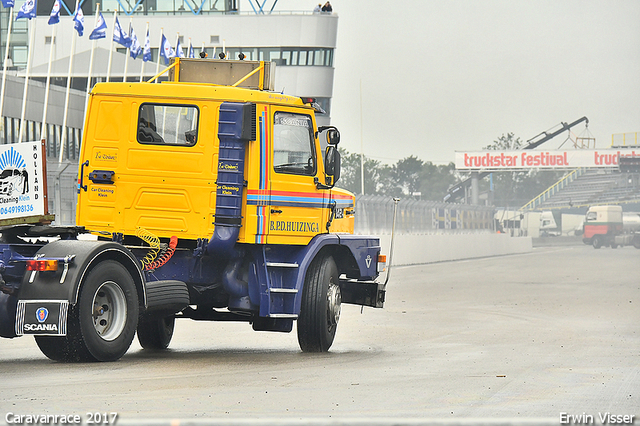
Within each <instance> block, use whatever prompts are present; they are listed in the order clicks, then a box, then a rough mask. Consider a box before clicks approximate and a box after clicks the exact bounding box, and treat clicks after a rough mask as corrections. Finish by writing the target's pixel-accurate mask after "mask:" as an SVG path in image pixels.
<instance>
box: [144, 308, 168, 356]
mask: <svg viewBox="0 0 640 426" xmlns="http://www.w3.org/2000/svg"><path fill="white" fill-rule="evenodd" d="M175 323H176V318H175V317H174V316H170V317H166V318H148V319H143V320H140V323H139V324H138V342H140V346H142V347H143V348H144V349H150V350H162V349H167V347H168V346H169V343H170V342H171V337H173V328H174V326H175Z"/></svg>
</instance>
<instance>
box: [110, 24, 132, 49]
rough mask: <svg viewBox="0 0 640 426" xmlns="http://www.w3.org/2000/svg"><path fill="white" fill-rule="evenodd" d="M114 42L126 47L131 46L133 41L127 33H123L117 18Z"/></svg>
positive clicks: (114, 27)
mask: <svg viewBox="0 0 640 426" xmlns="http://www.w3.org/2000/svg"><path fill="white" fill-rule="evenodd" d="M113 41H115V42H116V43H118V44H121V45H123V46H124V47H130V46H131V39H130V38H129V36H128V35H127V33H126V32H124V31H122V27H121V26H120V22H119V21H118V18H116V24H115V25H114V26H113Z"/></svg>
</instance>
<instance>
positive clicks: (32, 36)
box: [18, 18, 36, 143]
mask: <svg viewBox="0 0 640 426" xmlns="http://www.w3.org/2000/svg"><path fill="white" fill-rule="evenodd" d="M35 19H36V18H33V22H31V19H29V23H28V26H29V27H31V31H30V34H29V53H28V54H27V71H26V72H25V75H24V91H23V92H22V112H21V113H20V133H19V134H18V143H21V142H22V135H23V133H24V126H25V123H24V121H25V120H24V116H25V114H26V112H27V92H28V91H29V73H30V72H31V59H32V58H33V44H34V43H35V38H36V24H35Z"/></svg>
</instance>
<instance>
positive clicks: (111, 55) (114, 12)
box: [107, 9, 118, 83]
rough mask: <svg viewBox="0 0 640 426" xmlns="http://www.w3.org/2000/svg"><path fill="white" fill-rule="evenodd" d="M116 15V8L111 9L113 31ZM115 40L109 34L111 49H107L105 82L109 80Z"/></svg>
mask: <svg viewBox="0 0 640 426" xmlns="http://www.w3.org/2000/svg"><path fill="white" fill-rule="evenodd" d="M117 15H118V10H117V9H113V29H114V31H115V28H116V17H117ZM114 43H115V41H113V36H111V49H109V65H107V83H108V82H109V78H110V77H111V60H112V59H113V45H114Z"/></svg>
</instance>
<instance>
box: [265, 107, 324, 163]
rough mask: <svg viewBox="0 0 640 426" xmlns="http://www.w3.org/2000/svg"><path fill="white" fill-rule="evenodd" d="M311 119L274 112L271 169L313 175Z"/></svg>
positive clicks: (304, 116) (314, 159) (299, 115)
mask: <svg viewBox="0 0 640 426" xmlns="http://www.w3.org/2000/svg"><path fill="white" fill-rule="evenodd" d="M313 148H314V138H313V123H312V121H311V117H310V116H308V115H302V114H293V113H289V112H276V114H275V117H274V119H273V169H274V170H275V171H276V172H278V173H291V174H298V175H315V173H316V158H315V150H314V149H313Z"/></svg>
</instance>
